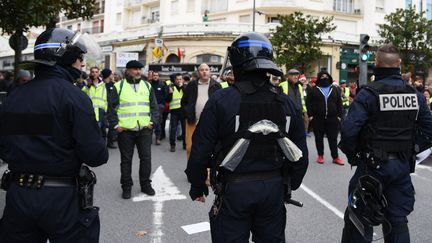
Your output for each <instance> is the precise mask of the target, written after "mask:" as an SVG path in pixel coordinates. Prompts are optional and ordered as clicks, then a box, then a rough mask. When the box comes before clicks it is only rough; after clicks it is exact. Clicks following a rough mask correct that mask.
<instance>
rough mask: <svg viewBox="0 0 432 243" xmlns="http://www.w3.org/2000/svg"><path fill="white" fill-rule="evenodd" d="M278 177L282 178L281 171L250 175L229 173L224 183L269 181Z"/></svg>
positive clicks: (251, 173) (252, 173)
mask: <svg viewBox="0 0 432 243" xmlns="http://www.w3.org/2000/svg"><path fill="white" fill-rule="evenodd" d="M277 177H282V172H281V170H272V171H264V172H262V171H261V172H249V173H227V174H225V176H224V178H223V179H224V182H226V183H230V182H246V181H259V180H268V179H273V178H277Z"/></svg>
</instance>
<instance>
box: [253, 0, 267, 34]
mask: <svg viewBox="0 0 432 243" xmlns="http://www.w3.org/2000/svg"><path fill="white" fill-rule="evenodd" d="M255 13H257V14H259V15H261V14H264V12H262V11H259V10H256V8H255V0H253V14H252V31H255Z"/></svg>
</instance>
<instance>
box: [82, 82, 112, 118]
mask: <svg viewBox="0 0 432 243" xmlns="http://www.w3.org/2000/svg"><path fill="white" fill-rule="evenodd" d="M81 90H82V91H83V92H84V93H86V94H87V95H88V96H89V97H90V99H91V101H92V103H93V109H94V113H95V116H96V121H98V122H99V121H100V117H99V109H102V110H103V111H105V112H107V110H108V98H107V91H106V87H105V84H104V83H101V84H99V85H98V86H97V87H95V86H94V85H92V86H90V87H88V86H84V87H83V88H82V89H81Z"/></svg>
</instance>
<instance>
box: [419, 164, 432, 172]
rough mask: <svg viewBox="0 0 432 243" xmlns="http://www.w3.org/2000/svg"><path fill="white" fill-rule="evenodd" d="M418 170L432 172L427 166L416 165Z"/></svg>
mask: <svg viewBox="0 0 432 243" xmlns="http://www.w3.org/2000/svg"><path fill="white" fill-rule="evenodd" d="M416 169H422V170H428V171H431V172H432V168H431V167H430V166H427V165H416Z"/></svg>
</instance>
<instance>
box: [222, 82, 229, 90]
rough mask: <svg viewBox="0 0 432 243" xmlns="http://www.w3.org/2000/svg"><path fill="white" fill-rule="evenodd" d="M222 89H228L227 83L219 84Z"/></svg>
mask: <svg viewBox="0 0 432 243" xmlns="http://www.w3.org/2000/svg"><path fill="white" fill-rule="evenodd" d="M220 85H221V87H222V89H225V88H228V87H229V83H228V82H221V83H220Z"/></svg>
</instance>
